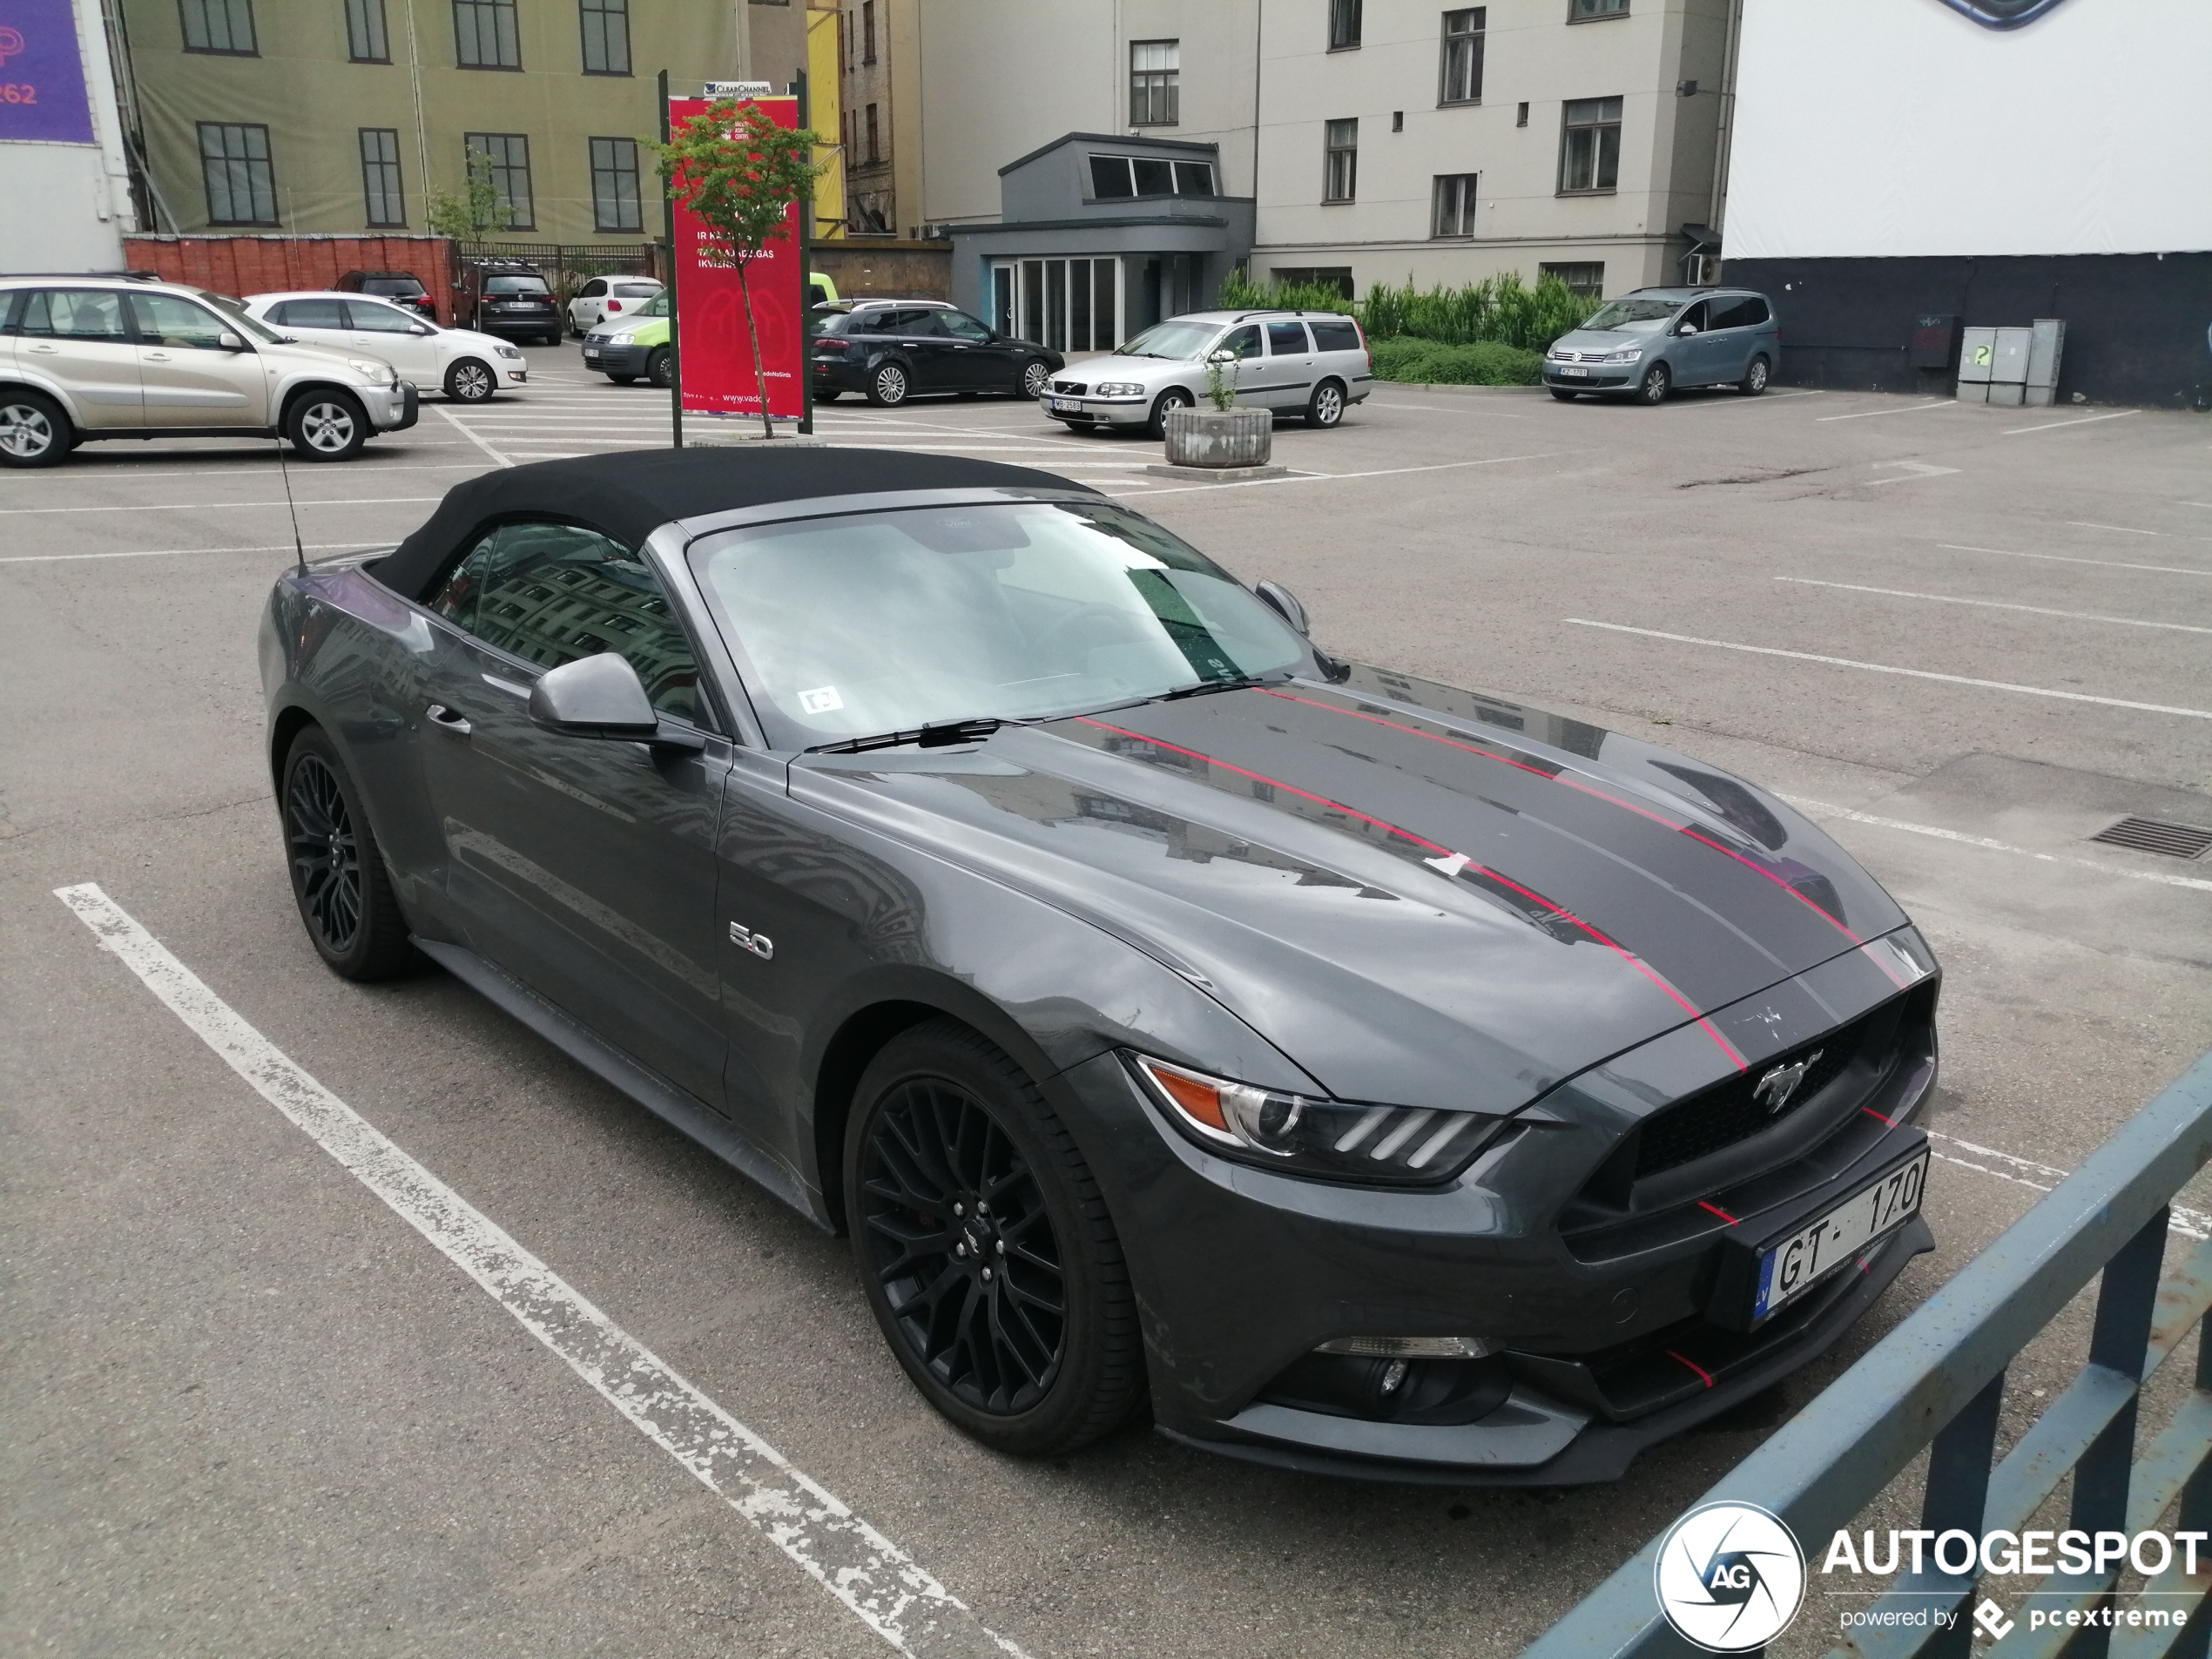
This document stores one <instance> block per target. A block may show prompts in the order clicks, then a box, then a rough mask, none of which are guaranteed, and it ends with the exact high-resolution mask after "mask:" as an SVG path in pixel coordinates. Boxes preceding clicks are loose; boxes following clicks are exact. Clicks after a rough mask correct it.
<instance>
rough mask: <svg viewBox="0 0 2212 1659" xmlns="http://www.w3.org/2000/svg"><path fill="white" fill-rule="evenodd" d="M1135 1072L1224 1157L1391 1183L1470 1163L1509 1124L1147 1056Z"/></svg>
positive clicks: (1173, 1115) (1441, 1176)
mask: <svg viewBox="0 0 2212 1659" xmlns="http://www.w3.org/2000/svg"><path fill="white" fill-rule="evenodd" d="M1130 1062H1131V1064H1132V1065H1133V1066H1134V1068H1135V1069H1136V1073H1137V1075H1138V1076H1140V1077H1141V1078H1143V1081H1144V1082H1146V1083H1147V1084H1148V1085H1149V1086H1150V1089H1151V1092H1152V1094H1153V1096H1155V1098H1157V1100H1158V1101H1159V1102H1160V1103H1162V1104H1163V1106H1165V1107H1166V1108H1167V1109H1168V1116H1170V1119H1171V1120H1172V1121H1173V1122H1174V1123H1175V1124H1176V1125H1177V1128H1179V1129H1182V1130H1185V1131H1187V1132H1188V1133H1189V1134H1190V1135H1191V1136H1192V1137H1193V1138H1195V1139H1197V1140H1198V1141H1201V1142H1203V1143H1204V1144H1205V1145H1206V1146H1208V1147H1209V1148H1211V1150H1214V1151H1217V1152H1219V1153H1221V1154H1223V1155H1224V1157H1233V1158H1238V1159H1241V1160H1242V1161H1243V1162H1244V1163H1258V1164H1261V1165H1263V1166H1265V1167H1268V1168H1273V1169H1280V1170H1286V1171H1291V1172H1295V1173H1298V1174H1301V1175H1319V1176H1334V1177H1338V1178H1339V1179H1342V1180H1352V1181H1370V1182H1380V1183H1388V1184H1399V1185H1403V1184H1412V1183H1415V1182H1421V1183H1434V1182H1439V1181H1443V1180H1446V1179H1448V1178H1449V1177H1452V1176H1453V1175H1456V1174H1458V1173H1459V1171H1460V1170H1463V1169H1465V1168H1466V1167H1467V1163H1468V1162H1469V1161H1470V1160H1471V1159H1473V1157H1474V1155H1475V1154H1476V1153H1477V1152H1479V1151H1480V1150H1482V1148H1483V1147H1484V1146H1485V1145H1487V1143H1489V1142H1490V1140H1491V1139H1492V1137H1493V1136H1494V1135H1495V1134H1496V1133H1497V1131H1498V1130H1499V1129H1500V1128H1501V1126H1502V1125H1503V1123H1504V1122H1505V1120H1504V1119H1502V1118H1498V1117H1489V1116H1483V1115H1481V1114H1480V1113H1477V1112H1447V1111H1432V1110H1426V1109H1421V1108H1419V1107H1413V1106H1372V1105H1366V1104H1362V1103H1354V1102H1348V1101H1340V1100H1324V1099H1318V1098H1315V1097H1313V1096H1308V1095H1291V1094H1285V1093H1284V1092H1283V1091H1282V1090H1280V1089H1256V1088H1254V1087H1252V1086H1251V1084H1250V1083H1238V1082H1229V1081H1228V1080H1226V1079H1225V1078H1221V1077H1210V1076H1206V1075H1205V1074H1204V1072H1197V1071H1191V1070H1190V1069H1187V1068H1184V1067H1182V1066H1171V1065H1170V1064H1168V1063H1167V1062H1165V1061H1163V1060H1154V1059H1151V1058H1150V1057H1148V1056H1146V1055H1130Z"/></svg>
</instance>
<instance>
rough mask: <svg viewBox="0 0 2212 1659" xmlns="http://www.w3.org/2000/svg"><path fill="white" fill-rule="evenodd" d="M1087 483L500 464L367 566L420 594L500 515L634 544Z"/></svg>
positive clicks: (760, 455) (742, 467)
mask: <svg viewBox="0 0 2212 1659" xmlns="http://www.w3.org/2000/svg"><path fill="white" fill-rule="evenodd" d="M990 488H1001V489H1028V490H1036V489H1044V490H1063V489H1085V486H1083V485H1082V484H1077V483H1074V482H1070V481H1069V480H1068V479H1065V478H1058V477H1055V476H1054V475H1052V474H1050V473H1049V472H1039V471H1037V470H1036V469H1034V468H1030V467H1008V466H1002V465H1001V464H1000V463H999V462H995V461H970V460H968V459H967V458H966V457H964V456H961V455H912V454H908V453H907V452H906V451H903V450H899V449H816V448H799V446H798V445H795V444H793V445H789V446H786V445H783V444H766V443H764V444H762V445H760V446H759V448H753V447H752V446H750V445H748V446H746V447H745V448H741V449H719V448H716V449H651V450H644V451H639V450H635V449H632V450H628V451H625V452H624V453H621V454H618V455H581V456H578V457H577V458H576V459H574V460H571V461H538V462H531V463H530V464H529V465H528V466H523V467H505V468H502V469H500V470H498V471H496V472H488V473H485V474H483V475H481V476H479V477H475V478H471V479H469V481H468V482H465V483H459V484H455V486H454V487H453V488H452V489H449V490H448V491H447V492H446V498H445V499H444V500H443V501H442V502H439V503H438V509H437V510H436V511H435V512H434V513H432V514H431V515H430V516H429V518H428V520H427V521H425V522H424V523H423V525H422V528H421V529H418V530H416V531H415V534H414V535H412V536H408V538H407V540H405V541H404V542H401V543H400V544H399V546H398V547H397V548H396V549H395V550H393V551H392V552H390V553H388V554H387V555H386V556H384V557H383V558H381V559H379V560H377V561H376V563H374V564H373V565H371V566H370V567H369V569H370V570H371V571H372V572H373V573H374V576H375V577H376V579H377V580H378V581H380V582H381V583H383V584H384V585H385V586H386V587H388V588H389V589H391V590H393V591H394V592H395V593H400V594H404V595H405V596H406V597H408V598H410V599H420V598H421V597H423V596H424V593H425V591H426V590H428V587H429V585H430V584H431V583H433V582H435V580H437V578H438V577H440V576H442V574H443V573H444V571H445V569H446V566H447V564H448V562H449V561H450V560H451V559H452V557H453V556H454V555H455V553H457V552H458V551H459V550H461V549H462V547H464V546H466V545H467V544H468V543H469V542H470V541H471V540H473V539H474V538H475V534H476V532H477V531H478V529H481V528H482V526H484V525H486V524H489V523H494V522H495V521H496V520H499V519H502V518H550V519H560V520H563V521H564V522H566V523H574V524H585V525H589V526H590V528H591V529H596V530H600V531H604V533H605V534H607V535H609V536H613V537H614V538H615V539H616V540H617V541H618V542H621V543H624V544H625V545H626V546H629V547H633V548H634V547H638V546H641V545H642V544H643V543H644V540H645V538H646V537H647V536H650V535H651V534H652V533H653V531H655V530H656V529H659V528H660V527H661V526H662V525H663V524H665V523H669V522H670V521H671V519H678V518H696V517H698V516H701V515H702V514H706V513H721V512H727V511H729V510H730V509H732V508H738V507H762V506H768V505H772V504H773V503H775V502H788V501H810V500H813V499H814V498H816V497H818V496H853V495H862V494H867V495H873V494H876V493H878V492H880V491H887V490H907V489H990Z"/></svg>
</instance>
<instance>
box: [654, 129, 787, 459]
mask: <svg viewBox="0 0 2212 1659" xmlns="http://www.w3.org/2000/svg"><path fill="white" fill-rule="evenodd" d="M742 101H743V102H744V103H747V104H752V105H758V106H759V109H760V110H761V111H762V112H763V113H764V114H765V115H766V116H767V117H768V118H769V119H770V120H772V121H773V122H774V123H775V124H776V125H778V126H779V127H788V128H793V129H795V128H797V126H798V125H799V100H798V99H797V98H746V99H744V100H742ZM711 103H712V100H711V99H708V98H671V99H669V100H668V124H669V127H670V129H671V131H673V130H675V129H676V128H678V127H680V126H682V125H684V124H685V122H687V121H689V120H691V118H693V117H695V116H698V115H703V114H705V112H706V111H707V110H708V108H709V107H711ZM745 287H747V288H749V289H750V290H751V291H752V320H753V323H754V325H755V326H756V327H758V328H759V331H760V370H761V375H762V377H763V378H764V379H765V381H767V383H768V413H769V414H770V415H772V416H773V417H775V418H776V419H778V420H786V421H796V420H798V419H799V417H800V416H801V415H804V414H805V413H806V381H804V380H803V379H802V378H801V376H802V375H804V374H805V373H806V315H805V313H804V310H803V309H802V307H801V296H802V295H803V294H804V293H805V279H804V276H803V273H801V272H800V270H799V206H798V205H797V204H796V203H794V204H793V205H792V209H791V211H790V212H788V213H787V214H786V215H785V219H784V233H783V234H782V235H781V236H779V237H778V238H776V239H774V240H773V241H772V242H770V243H769V244H768V246H766V247H765V248H764V249H762V250H761V252H760V253H759V256H758V257H757V258H755V259H753V260H752V261H751V262H750V263H749V264H748V266H747V267H746V270H745ZM676 327H677V347H678V349H677V361H678V366H679V368H680V370H681V373H682V375H683V394H682V395H683V405H684V409H685V413H686V414H691V413H693V412H697V413H698V414H701V415H752V417H753V418H754V419H755V420H758V419H759V416H760V387H759V382H758V381H755V380H754V378H753V374H752V340H751V339H750V338H749V337H748V335H747V334H746V332H745V293H744V292H743V291H742V290H741V289H740V288H739V287H738V266H737V262H736V261H735V260H732V258H731V257H730V252H729V247H728V245H727V244H726V243H725V242H724V241H723V239H721V238H720V237H719V236H718V235H716V234H715V233H713V232H712V231H710V230H709V229H707V227H706V226H705V225H703V224H701V223H700V222H699V220H698V216H697V215H696V214H694V213H693V212H691V210H690V209H689V208H688V207H686V206H685V205H684V204H683V203H682V202H681V201H678V203H677V204H676Z"/></svg>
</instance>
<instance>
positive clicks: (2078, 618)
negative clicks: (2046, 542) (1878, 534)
mask: <svg viewBox="0 0 2212 1659" xmlns="http://www.w3.org/2000/svg"><path fill="white" fill-rule="evenodd" d="M1774 579H1775V580H1776V581H1777V582H1790V583H1796V584H1797V586H1799V587H1801V588H1838V589H1841V590H1843V591H1844V592H1845V593H1880V594H1886V595H1888V596H1889V597H1891V598H1892V599H1932V600H1933V601H1934V602H1935V603H1936V604H1944V605H1982V606H1985V607H1986V608H1987V609H1989V610H2027V611H2031V612H2033V614H2034V615H2036V616H2039V617H2066V618H2067V620H2068V621H2069V622H2116V623H2120V624H2123V625H2125V626H2127V627H2129V628H2171V629H2173V630H2174V631H2175V632H2176V633H2183V634H2212V628H2199V627H2195V626H2194V625H2193V624H2189V623H2186V622H2149V621H2146V620H2145V619H2144V618H2142V617H2107V616H2105V615H2103V614H2101V612H2098V611H2094V610H2052V609H2051V608H2050V607H2048V606H2047V605H2016V604H2007V603H2006V601H2004V600H2002V599H1962V598H1960V597H1959V596H1958V595H1957V594H1953V593H1908V592H1907V591H1906V590H1905V589H1903V588H1862V587H1860V586H1859V585H1858V583H1855V582H1817V581H1815V580H1814V579H1813V578H1812V577H1809V576H1778V577H1775V578H1774Z"/></svg>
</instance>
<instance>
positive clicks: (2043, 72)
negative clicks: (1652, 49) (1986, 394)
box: [1725, 0, 2212, 260]
mask: <svg viewBox="0 0 2212 1659" xmlns="http://www.w3.org/2000/svg"><path fill="white" fill-rule="evenodd" d="M1966 10H1982V11H1984V12H1985V13H1987V12H2004V11H2015V10H2017V3H2016V0H1994V3H1991V0H1985V3H1984V4H1983V5H1981V6H1973V5H1966V6H1965V7H1964V9H1963V10H1962V9H1958V8H1954V7H1953V6H1952V4H1950V3H1946V0H1743V37H1742V43H1741V56H1740V57H1739V58H1738V64H1737V83H1736V84H1737V105H1736V122H1735V137H1734V142H1733V145H1732V146H1731V154H1730V167H1729V182H1728V208H1727V219H1726V226H1725V228H1726V232H1727V252H1728V257H1729V258H1730V260H1745V259H1833V258H1870V257H1873V258H1880V257H1888V258H1902V257H1912V256H1924V255H1956V254H1967V255H2000V254H2028V255H2036V254H2057V253H2192V252H2202V251H2205V250H2212V3H2208V0H2055V3H2054V4H2049V5H2047V6H2045V7H2042V8H2040V9H2032V10H2034V13H2035V15H2032V17H2031V20H2030V21H2028V22H2027V23H2026V24H2022V25H2020V26H2019V27H2016V28H2011V29H1996V28H1991V27H1988V26H1986V24H1982V23H1978V22H1976V21H1974V20H1973V18H1972V17H1968V16H1966Z"/></svg>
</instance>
